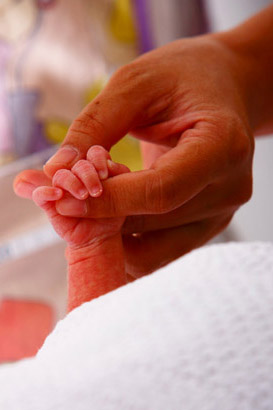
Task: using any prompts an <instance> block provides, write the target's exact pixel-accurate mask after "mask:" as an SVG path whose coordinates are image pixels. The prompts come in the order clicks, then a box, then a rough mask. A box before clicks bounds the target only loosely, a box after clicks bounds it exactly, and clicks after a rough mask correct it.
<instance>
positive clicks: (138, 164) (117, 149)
mask: <svg viewBox="0 0 273 410" xmlns="http://www.w3.org/2000/svg"><path fill="white" fill-rule="evenodd" d="M110 154H111V157H112V159H113V161H115V162H119V163H121V164H125V165H127V167H129V168H130V170H131V171H139V170H141V169H142V160H141V153H140V147H139V142H138V141H137V140H136V139H134V138H133V137H131V136H129V135H127V136H126V137H124V138H123V139H122V140H120V141H119V142H118V143H117V144H116V145H114V147H113V148H112V149H111V151H110Z"/></svg>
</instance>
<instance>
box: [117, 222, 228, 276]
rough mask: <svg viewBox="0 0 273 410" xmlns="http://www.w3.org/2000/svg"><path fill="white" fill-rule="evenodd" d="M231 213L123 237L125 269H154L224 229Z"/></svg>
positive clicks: (139, 271)
mask: <svg viewBox="0 0 273 410" xmlns="http://www.w3.org/2000/svg"><path fill="white" fill-rule="evenodd" d="M231 218H232V214H228V215H222V216H221V217H216V218H208V219H205V220H203V221H200V222H196V223H193V224H188V225H184V226H180V227H177V228H171V229H165V230H164V229H163V230H160V231H155V232H149V233H144V234H142V235H137V236H133V235H130V236H125V237H123V245H124V251H125V266H126V271H127V272H128V273H129V274H131V275H132V276H134V277H141V276H143V275H146V274H149V273H151V272H154V271H155V270H157V269H159V268H161V267H163V266H165V265H167V264H168V263H170V262H172V261H174V260H176V259H177V258H179V257H180V256H182V255H184V254H185V253H188V252H190V251H191V250H192V249H195V248H198V247H200V246H202V245H203V244H204V243H206V242H207V241H208V240H209V239H211V238H212V237H214V236H215V235H216V234H217V233H219V232H221V231H222V230H223V229H224V228H225V227H226V226H227V224H228V223H229V222H230V220H231Z"/></svg>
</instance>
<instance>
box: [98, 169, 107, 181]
mask: <svg viewBox="0 0 273 410" xmlns="http://www.w3.org/2000/svg"><path fill="white" fill-rule="evenodd" d="M99 177H100V179H106V178H107V177H108V171H107V170H106V169H103V170H101V171H99Z"/></svg>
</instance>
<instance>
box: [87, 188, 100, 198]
mask: <svg viewBox="0 0 273 410" xmlns="http://www.w3.org/2000/svg"><path fill="white" fill-rule="evenodd" d="M101 194H102V188H97V187H96V188H92V189H91V190H90V195H91V196H93V197H98V196H100V195H101Z"/></svg>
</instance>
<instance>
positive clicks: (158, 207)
mask: <svg viewBox="0 0 273 410" xmlns="http://www.w3.org/2000/svg"><path fill="white" fill-rule="evenodd" d="M173 199H174V198H173V194H172V184H168V183H166V178H163V176H162V174H161V173H159V172H156V171H155V172H154V174H153V176H152V177H150V178H147V182H146V186H145V208H146V209H147V210H148V212H150V213H158V214H161V213H166V212H169V211H171V210H172V209H173V203H174V201H173Z"/></svg>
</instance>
